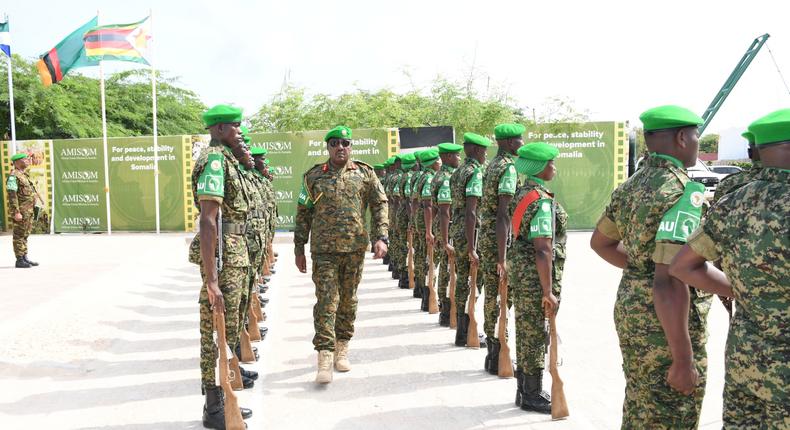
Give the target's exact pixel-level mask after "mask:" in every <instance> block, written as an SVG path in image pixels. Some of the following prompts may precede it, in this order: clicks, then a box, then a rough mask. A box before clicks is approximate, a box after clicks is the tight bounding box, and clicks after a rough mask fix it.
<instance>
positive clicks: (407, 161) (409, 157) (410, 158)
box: [400, 152, 417, 171]
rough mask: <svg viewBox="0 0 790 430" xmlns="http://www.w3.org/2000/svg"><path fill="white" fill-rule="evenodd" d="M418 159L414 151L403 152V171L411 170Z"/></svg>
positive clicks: (401, 164) (401, 166)
mask: <svg viewBox="0 0 790 430" xmlns="http://www.w3.org/2000/svg"><path fill="white" fill-rule="evenodd" d="M416 161H417V159H416V157H415V156H414V153H413V152H410V153H408V154H401V156H400V168H401V170H403V171H406V170H411V168H412V167H414V163H415V162H416Z"/></svg>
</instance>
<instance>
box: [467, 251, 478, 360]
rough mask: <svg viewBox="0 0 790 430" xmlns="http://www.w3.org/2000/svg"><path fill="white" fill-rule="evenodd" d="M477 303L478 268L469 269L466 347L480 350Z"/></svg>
mask: <svg viewBox="0 0 790 430" xmlns="http://www.w3.org/2000/svg"><path fill="white" fill-rule="evenodd" d="M475 303H477V266H472V267H470V268H469V308H468V311H467V313H468V314H469V328H468V329H467V332H466V347H467V348H480V338H478V337H477V319H475Z"/></svg>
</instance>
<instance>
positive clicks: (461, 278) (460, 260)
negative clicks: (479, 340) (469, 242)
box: [453, 230, 483, 315]
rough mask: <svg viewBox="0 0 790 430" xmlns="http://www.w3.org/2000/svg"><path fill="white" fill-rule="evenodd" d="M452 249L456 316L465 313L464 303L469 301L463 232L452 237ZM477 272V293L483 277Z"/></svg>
mask: <svg viewBox="0 0 790 430" xmlns="http://www.w3.org/2000/svg"><path fill="white" fill-rule="evenodd" d="M453 248H455V276H456V278H455V279H456V281H455V309H456V312H457V314H458V315H461V314H465V313H467V309H466V302H467V301H468V300H469V284H470V282H471V279H470V278H469V275H470V274H469V262H470V260H469V253H467V252H466V236H464V232H463V230H461V231H460V233H458V234H455V235H453ZM481 275H482V274H481V273H480V271H479V270H478V274H477V291H478V293H479V292H480V288H481V287H482V285H483V282H482V281H483V277H482V276H481Z"/></svg>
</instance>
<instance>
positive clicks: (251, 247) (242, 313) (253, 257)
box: [239, 236, 264, 326]
mask: <svg viewBox="0 0 790 430" xmlns="http://www.w3.org/2000/svg"><path fill="white" fill-rule="evenodd" d="M262 243H264V242H263V241H262V238H261V237H260V236H247V247H248V251H249V257H250V267H249V268H248V271H247V288H245V289H244V291H243V292H242V295H241V301H240V303H239V324H241V326H243V325H245V324H247V318H249V313H250V301H251V300H252V295H253V294H258V288H257V286H258V275H260V274H261V272H260V270H261V266H262V265H263V256H264V247H263V246H261V244H262Z"/></svg>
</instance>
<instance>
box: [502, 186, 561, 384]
mask: <svg viewBox="0 0 790 430" xmlns="http://www.w3.org/2000/svg"><path fill="white" fill-rule="evenodd" d="M533 190H534V191H537V193H538V199H537V200H535V201H534V202H532V203H530V205H529V206H527V210H526V212H524V216H523V217H522V219H521V220H520V222H521V224H520V228H519V231H518V232H513V235H514V236H516V239H514V240H513V245H512V246H511V248H510V250H509V251H508V254H507V268H508V278H509V279H510V288H511V290H512V292H513V304H514V305H515V316H516V361H517V363H518V367H519V368H521V369H522V370H523V371H524V373H525V374H527V375H536V374H540V373H542V372H543V369H544V368H545V360H544V357H545V355H546V338H547V335H548V333H547V332H546V324H545V316H544V313H543V303H542V299H543V288H542V287H541V285H540V276H539V275H538V269H537V265H536V262H535V245H534V244H533V239H535V238H539V237H550V238H553V240H552V243H553V247H552V248H553V257H554V258H553V264H552V274H551V278H552V283H551V290H552V293H554V296H556V297H557V300H560V292H561V285H562V273H563V268H564V267H565V242H566V241H567V234H566V232H567V228H568V214H567V212H565V209H564V208H563V207H562V205H560V204H559V202H557V201H556V200H554V195H553V194H551V192H549V190H548V189H547V188H546V187H545V184H544V183H543V181H542V180H541V179H539V178H536V177H534V176H530V177H527V179H526V181H525V182H524V184H523V185H521V186H520V187H519V189H518V192H517V193H516V196H515V198H514V199H513V200H512V201H511V202H510V208H509V213H510V216H511V217H513V215H514V212H515V210H516V207H517V206H518V204H519V202H521V200H522V199H524V197H526V196H527V194H529V193H530V192H532V191H533ZM552 215H553V216H552ZM514 221H516V220H514ZM514 224H515V222H514Z"/></svg>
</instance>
